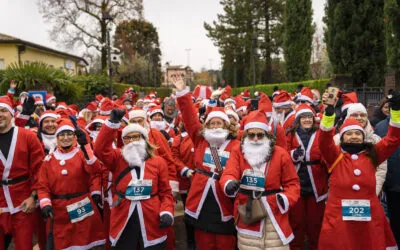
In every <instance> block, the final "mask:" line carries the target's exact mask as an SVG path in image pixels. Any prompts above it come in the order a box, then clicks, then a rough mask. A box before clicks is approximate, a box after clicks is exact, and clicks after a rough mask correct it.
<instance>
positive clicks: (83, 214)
mask: <svg viewBox="0 0 400 250" xmlns="http://www.w3.org/2000/svg"><path fill="white" fill-rule="evenodd" d="M67 211H68V215H69V218H70V220H71V223H75V222H78V221H82V220H84V219H86V218H87V217H89V216H92V215H93V214H94V211H93V207H92V203H91V202H90V200H89V198H88V197H86V198H85V199H83V200H81V201H78V202H75V203H73V204H71V205H68V206H67Z"/></svg>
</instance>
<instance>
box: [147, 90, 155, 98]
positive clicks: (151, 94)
mask: <svg viewBox="0 0 400 250" xmlns="http://www.w3.org/2000/svg"><path fill="white" fill-rule="evenodd" d="M156 94H157V92H156V91H154V90H152V91H150V93H149V96H150V97H151V98H156Z"/></svg>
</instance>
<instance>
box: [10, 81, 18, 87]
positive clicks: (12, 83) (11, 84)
mask: <svg viewBox="0 0 400 250" xmlns="http://www.w3.org/2000/svg"><path fill="white" fill-rule="evenodd" d="M16 87H17V84H16V83H15V80H11V82H10V89H15V88H16Z"/></svg>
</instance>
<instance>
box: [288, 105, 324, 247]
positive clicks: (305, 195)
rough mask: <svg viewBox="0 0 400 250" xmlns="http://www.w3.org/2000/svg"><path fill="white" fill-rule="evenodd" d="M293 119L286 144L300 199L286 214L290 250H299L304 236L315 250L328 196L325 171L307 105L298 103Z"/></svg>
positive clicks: (310, 110) (313, 118)
mask: <svg viewBox="0 0 400 250" xmlns="http://www.w3.org/2000/svg"><path fill="white" fill-rule="evenodd" d="M295 117H296V120H295V122H294V127H293V128H292V129H291V130H289V132H288V134H287V137H288V139H287V142H288V149H289V153H290V156H291V158H292V161H293V163H294V164H295V168H296V171H297V174H298V176H299V178H300V198H299V200H298V201H297V203H296V205H295V206H294V207H293V209H292V210H290V214H289V219H290V225H291V226H292V228H293V233H294V236H295V237H294V240H293V241H292V242H291V243H290V249H291V250H301V249H303V247H304V240H305V237H306V236H307V239H308V246H309V248H310V249H311V250H316V249H317V248H318V237H319V232H320V230H321V226H322V219H323V216H324V210H325V200H326V198H327V196H328V171H327V169H326V166H325V164H324V162H323V159H322V156H321V151H320V150H319V145H318V140H319V132H318V125H317V124H316V121H315V117H316V114H315V111H314V110H313V109H312V108H311V107H310V106H309V105H307V104H300V105H299V106H298V107H297V109H296V115H295Z"/></svg>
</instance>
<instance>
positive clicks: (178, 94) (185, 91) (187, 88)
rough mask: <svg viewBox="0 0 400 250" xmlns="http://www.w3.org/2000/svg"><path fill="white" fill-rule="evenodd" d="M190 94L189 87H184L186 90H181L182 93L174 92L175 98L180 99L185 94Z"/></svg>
mask: <svg viewBox="0 0 400 250" xmlns="http://www.w3.org/2000/svg"><path fill="white" fill-rule="evenodd" d="M189 92H190V88H189V86H186V88H185V89H184V90H182V91H176V93H175V94H176V97H181V96H184V95H186V94H187V93H189Z"/></svg>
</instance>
